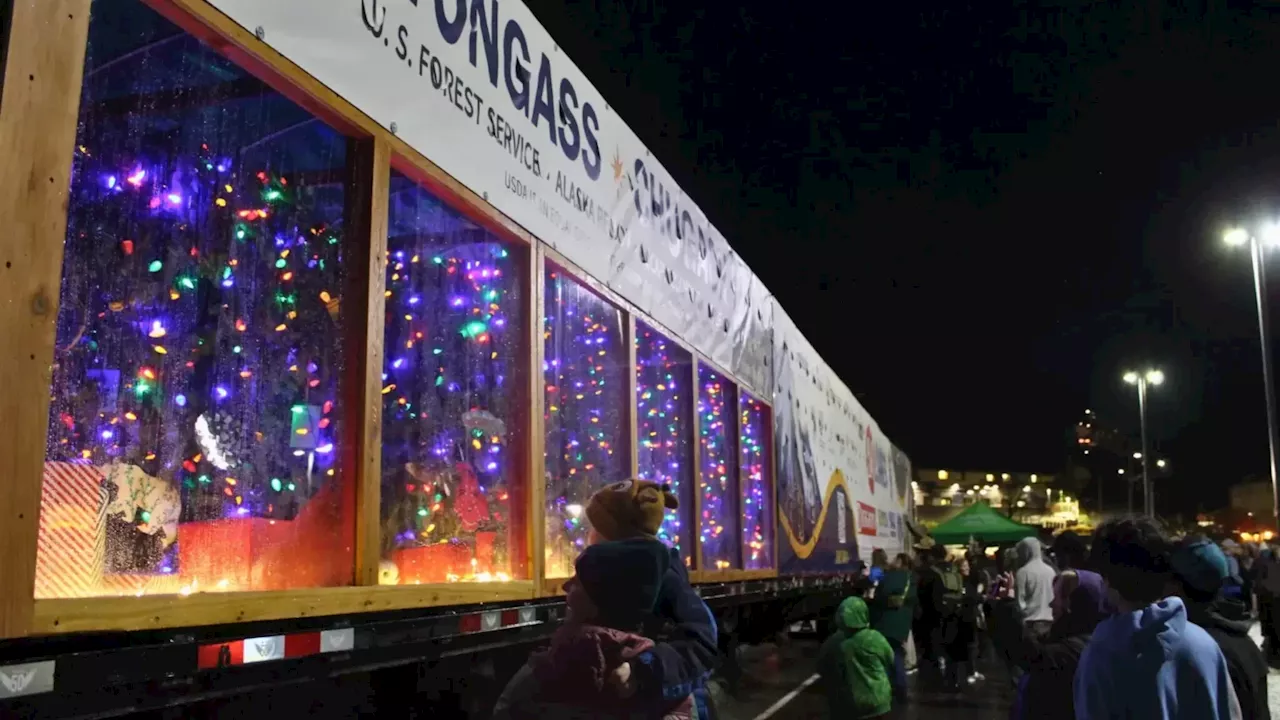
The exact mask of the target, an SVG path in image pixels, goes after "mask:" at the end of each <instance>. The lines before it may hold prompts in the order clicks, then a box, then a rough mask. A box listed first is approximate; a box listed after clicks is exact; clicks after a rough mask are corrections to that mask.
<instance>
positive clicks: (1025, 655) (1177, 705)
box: [819, 518, 1280, 720]
mask: <svg viewBox="0 0 1280 720" xmlns="http://www.w3.org/2000/svg"><path fill="white" fill-rule="evenodd" d="M915 549H916V555H915V557H914V558H912V557H911V556H910V555H906V554H903V555H899V556H898V557H896V558H895V559H894V560H893V562H892V563H890V562H889V560H888V557H887V556H886V555H885V554H884V553H883V552H880V551H877V553H876V554H874V555H873V557H872V567H871V569H870V570H869V572H868V573H867V581H866V583H865V587H864V588H863V590H862V591H861V592H860V593H859V596H857V597H851V598H849V599H847V600H845V601H844V603H843V604H842V605H841V607H840V610H839V612H838V614H837V618H836V628H837V629H836V631H835V633H834V634H833V635H832V637H831V638H830V639H829V640H828V641H827V642H826V644H825V645H824V646H823V649H822V651H821V653H820V656H819V672H820V673H821V674H822V676H823V679H824V681H825V682H826V687H827V692H828V697H829V698H830V703H831V713H832V717H847V718H853V719H861V718H879V717H891V716H892V714H893V712H894V711H895V710H896V709H899V708H902V707H904V706H905V705H906V704H907V702H908V696H907V691H906V688H907V675H908V673H909V672H911V671H912V670H911V669H910V668H911V666H913V665H915V666H916V669H918V672H919V673H920V681H921V683H922V684H923V685H924V686H926V687H929V688H932V689H934V690H937V691H942V692H964V691H966V689H968V688H973V687H975V686H977V687H981V686H982V685H981V684H982V683H984V682H1005V681H1007V682H1009V683H1011V684H1012V686H1013V688H1014V691H1015V692H1014V697H1015V701H1014V707H1013V710H1012V720H1033V719H1035V720H1039V719H1040V718H1050V719H1053V718H1064V719H1071V720H1075V719H1078V720H1098V719H1100V718H1165V719H1168V720H1181V719H1183V718H1186V719H1191V718H1194V719H1195V720H1236V719H1243V720H1267V719H1268V718H1270V717H1271V711H1270V708H1269V705H1268V697H1267V675H1268V673H1269V666H1280V661H1278V660H1277V655H1280V642H1278V641H1277V638H1278V636H1277V628H1276V624H1277V621H1280V609H1278V608H1280V549H1277V548H1272V547H1267V546H1265V545H1264V546H1257V545H1241V544H1238V543H1235V542H1233V541H1231V540H1225V541H1223V542H1221V543H1217V542H1214V541H1212V540H1210V539H1209V538H1207V537H1204V536H1202V535H1189V536H1185V537H1181V538H1176V539H1175V538H1172V537H1170V536H1169V535H1167V534H1166V533H1165V532H1164V531H1163V529H1162V528H1161V526H1160V525H1159V524H1158V523H1157V522H1155V521H1152V520H1149V519H1146V518H1124V519H1119V520H1115V521H1111V522H1108V523H1105V524H1104V525H1102V526H1101V527H1099V528H1098V529H1097V530H1096V532H1094V534H1093V536H1092V537H1091V538H1089V539H1086V538H1083V537H1081V536H1079V535H1076V534H1074V533H1070V532H1068V533H1063V534H1061V535H1059V537H1058V538H1057V539H1056V540H1055V541H1054V542H1053V543H1052V544H1050V545H1046V544H1044V543H1043V542H1042V541H1041V540H1040V539H1038V538H1034V537H1029V538H1025V539H1023V540H1021V541H1019V542H1018V543H1016V544H1015V545H1013V546H1012V547H1007V548H1001V549H999V550H998V551H997V552H995V553H994V554H993V555H988V554H987V553H986V552H985V548H984V547H983V543H982V541H981V539H980V538H974V539H973V542H971V543H970V547H969V549H968V551H967V552H963V553H955V554H952V553H948V551H947V550H946V549H945V548H943V547H941V546H938V545H935V544H933V543H932V542H931V540H930V539H929V538H925V539H924V540H922V541H921V543H919V544H917V545H916V548H915ZM1255 618H1257V619H1258V620H1259V621H1260V623H1261V626H1262V631H1263V635H1264V638H1265V643H1264V645H1263V648H1261V649H1260V648H1259V647H1258V645H1257V644H1256V643H1255V642H1254V640H1253V639H1252V638H1251V637H1250V636H1249V630H1250V628H1251V626H1252V624H1253V622H1254V621H1255ZM983 655H989V656H990V657H991V659H992V660H995V661H997V662H993V663H986V664H985V665H986V666H992V665H994V666H997V667H1003V668H1004V670H1005V673H1004V674H1005V675H1006V676H1007V678H992V679H990V680H989V679H988V678H985V677H984V676H983V675H982V674H981V673H980V672H979V671H978V667H979V663H978V660H979V658H980V657H981V656H983ZM913 660H914V661H915V662H913ZM977 691H978V692H981V690H977Z"/></svg>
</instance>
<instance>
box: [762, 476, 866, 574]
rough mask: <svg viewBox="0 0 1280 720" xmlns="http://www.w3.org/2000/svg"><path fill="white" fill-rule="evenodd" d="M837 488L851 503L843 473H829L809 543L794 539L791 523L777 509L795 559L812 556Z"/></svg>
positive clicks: (851, 496)
mask: <svg viewBox="0 0 1280 720" xmlns="http://www.w3.org/2000/svg"><path fill="white" fill-rule="evenodd" d="M838 487H843V488H844V494H845V496H846V497H848V498H849V502H850V503H851V504H852V503H853V492H851V491H850V490H849V485H848V483H846V482H845V479H844V473H842V472H840V471H839V470H836V471H835V472H833V473H831V479H830V480H828V481H827V491H826V494H825V495H824V497H823V498H822V514H821V515H819V516H818V524H817V525H814V526H813V535H812V536H811V537H810V538H809V542H806V543H802V542H800V541H799V540H797V539H796V534H795V531H793V530H792V529H791V522H790V521H788V520H787V516H786V515H785V514H783V512H782V508H781V507H779V508H778V523H779V524H780V525H781V526H782V529H783V530H785V531H786V532H787V542H789V543H791V549H792V550H793V551H794V552H795V554H796V557H797V558H800V559H801V560H804V559H805V558H807V557H809V556H810V555H811V554H813V549H814V548H815V547H817V546H818V538H819V537H821V536H822V526H823V525H824V524H825V523H826V522H827V511H828V510H829V509H830V507H831V496H832V495H834V494H835V492H836V488H838ZM854 524H855V526H856V525H857V523H854ZM853 531H854V532H855V533H857V532H858V528H857V527H854V529H853Z"/></svg>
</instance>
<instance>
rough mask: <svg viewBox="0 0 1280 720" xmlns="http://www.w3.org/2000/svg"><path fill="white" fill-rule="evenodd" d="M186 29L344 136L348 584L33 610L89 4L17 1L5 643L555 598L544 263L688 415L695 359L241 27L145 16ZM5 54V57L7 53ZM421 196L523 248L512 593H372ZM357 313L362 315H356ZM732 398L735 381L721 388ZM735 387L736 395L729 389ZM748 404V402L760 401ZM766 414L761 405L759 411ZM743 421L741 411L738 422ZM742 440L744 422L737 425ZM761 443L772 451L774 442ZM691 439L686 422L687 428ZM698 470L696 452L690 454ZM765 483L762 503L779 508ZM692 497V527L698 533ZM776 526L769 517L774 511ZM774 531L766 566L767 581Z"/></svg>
mask: <svg viewBox="0 0 1280 720" xmlns="http://www.w3.org/2000/svg"><path fill="white" fill-rule="evenodd" d="M140 2H143V3H145V4H146V5H148V6H149V7H151V8H152V9H154V10H156V11H157V12H159V13H160V14H161V15H163V16H164V17H166V18H167V19H168V20H170V21H171V22H173V23H174V24H176V25H178V26H179V27H180V28H182V29H183V30H185V31H186V32H188V33H190V34H191V35H193V36H195V37H197V38H199V39H200V40H202V41H203V42H205V43H207V44H208V45H210V46H211V47H213V48H214V49H216V50H217V51H218V52H220V53H221V54H223V55H225V56H226V57H228V58H230V59H231V60H232V61H234V62H235V63H236V64H237V65H239V66H240V67H242V68H244V69H246V70H247V71H249V72H250V73H251V74H253V75H255V76H257V77H258V78H260V79H261V80H263V81H264V82H266V83H267V84H268V85H270V86H271V87H272V88H273V89H274V90H276V91H278V92H280V93H281V94H283V95H284V96H286V97H287V98H289V99H290V100H292V101H293V102H295V103H297V104H298V105H300V106H301V107H303V108H304V109H306V110H307V111H309V112H311V113H312V114H313V115H315V116H316V117H318V118H320V119H322V120H324V121H325V122H327V123H329V124H330V125H332V126H333V127H334V128H335V129H336V130H338V131H339V132H341V133H344V134H345V135H346V136H347V137H349V138H351V142H350V148H351V156H352V161H351V162H350V163H349V175H350V177H349V179H348V189H349V192H350V193H351V195H352V197H351V198H350V199H349V201H348V215H349V218H350V221H351V227H352V228H354V231H353V232H352V233H351V236H352V237H354V238H360V239H361V240H358V241H356V242H353V246H352V248H351V250H352V251H353V252H352V256H351V257H352V259H351V260H350V262H352V263H353V272H352V273H350V275H351V280H350V283H349V286H348V287H347V288H344V292H345V293H346V294H347V296H348V297H352V298H362V301H363V303H364V305H363V306H357V310H358V312H356V313H353V315H354V317H353V318H352V319H351V321H350V329H349V332H351V333H352V335H353V337H356V338H358V337H359V335H360V334H361V333H363V335H364V337H363V342H360V341H359V340H356V341H355V342H352V343H350V346H351V351H350V352H351V356H350V357H349V359H348V364H347V367H348V368H350V369H351V370H352V373H351V374H352V377H355V378H359V380H358V381H355V382H347V383H345V384H344V386H343V388H342V393H343V395H344V400H345V402H346V404H347V406H348V407H350V408H353V410H354V413H353V414H354V417H353V419H352V421H350V422H348V423H347V428H346V430H345V431H344V433H343V437H342V438H341V443H342V449H343V460H342V463H343V465H342V474H343V477H344V478H345V482H346V483H347V491H348V504H347V508H348V510H349V512H348V513H347V516H349V520H350V521H351V522H353V523H354V524H355V553H354V567H353V569H352V570H353V584H352V585H350V586H345V587H328V588H305V589H297V590H286V591H271V592H237V593H196V594H191V595H188V596H181V595H155V596H143V597H98V598H85V599H41V600H36V599H34V581H35V558H36V545H37V541H38V537H37V536H38V521H39V511H40V495H41V482H42V477H43V465H44V460H45V452H44V448H45V439H46V438H45V433H46V430H47V420H48V413H49V400H50V399H49V386H50V379H51V363H52V358H53V346H54V321H55V319H56V317H57V313H58V300H59V288H60V285H61V280H62V278H61V271H62V249H63V242H64V238H65V234H66V226H67V203H68V195H69V185H70V169H71V164H72V156H73V151H74V145H75V135H76V123H77V118H78V112H79V105H80V88H81V80H82V75H83V70H84V59H85V48H86V44H87V37H88V30H89V9H90V5H91V0H17V1H16V2H15V3H14V4H13V5H14V7H13V17H12V22H11V29H12V32H11V38H10V41H9V44H8V48H7V55H6V57H5V58H4V59H5V63H4V65H3V69H4V77H3V83H4V84H3V86H2V88H0V157H3V158H5V160H6V163H5V168H4V172H3V173H0V223H3V226H4V227H5V228H6V229H7V232H6V233H5V234H4V235H3V236H0V261H3V262H4V263H5V265H4V268H3V270H2V272H3V275H0V277H2V278H3V279H4V281H5V288H6V289H5V291H4V292H5V293H6V298H5V302H0V332H3V334H4V336H5V337H6V343H5V344H4V346H3V348H0V477H2V478H3V481H0V557H3V558H5V561H4V562H3V563H0V638H10V637H23V636H28V635H42V634H53V633H73V632H85V631H103V630H119V631H129V630H144V629H159V628H169V627H182V626H194V625H211V624H223V623H235V622H250V621H264V620H278V619H284V618H298V617H315V616H323V615H341V614H349V613H362V612H377V611H386V610H397V609H405V608H414V607H423V606H441V605H455V604H457V605H462V604H475V603H485V602H512V601H521V600H530V599H533V598H536V597H541V596H548V595H554V594H557V593H559V592H561V591H562V587H561V586H562V584H563V582H562V581H561V580H556V579H547V578H546V577H545V574H546V573H545V558H544V545H545V534H546V533H545V527H544V522H543V520H544V512H545V491H546V487H545V479H544V478H545V462H544V455H543V451H542V444H543V442H544V438H545V432H544V430H545V427H544V415H543V404H544V393H543V378H542V374H541V367H542V362H543V352H544V351H543V342H542V318H543V316H544V308H543V304H544V296H545V293H544V289H545V274H544V268H545V267H546V265H547V263H548V262H551V263H554V264H556V265H558V266H560V267H562V268H564V269H566V270H567V271H568V272H569V273H570V274H571V275H573V276H574V278H575V279H576V280H578V281H580V282H582V283H583V284H585V285H587V286H588V287H590V288H591V289H592V290H594V291H596V292H597V293H598V294H600V295H602V296H603V297H605V298H606V299H607V300H609V301H610V302H612V303H614V304H615V305H616V306H618V307H619V308H620V309H621V310H622V311H623V313H624V317H625V319H626V325H625V327H626V329H627V332H628V337H627V338H626V342H628V343H629V346H630V350H629V353H628V363H629V369H630V374H631V378H632V382H633V383H634V378H635V376H636V356H635V327H636V321H637V320H638V319H639V320H643V321H644V322H645V323H646V324H648V325H650V326H652V327H654V328H655V329H657V330H658V331H660V332H662V333H663V334H664V335H665V336H666V337H667V338H668V339H669V340H671V341H672V342H675V343H677V344H678V345H680V346H681V347H682V348H684V349H685V350H687V351H689V352H690V353H691V355H692V357H693V358H694V362H693V363H692V364H691V365H692V376H691V377H690V378H689V380H690V387H692V388H693V389H694V393H695V395H694V397H693V403H694V408H695V412H696V407H697V396H696V392H697V367H698V364H699V363H701V362H705V360H703V359H702V358H701V357H700V356H699V355H698V353H697V352H696V351H694V350H693V349H692V348H690V347H689V346H688V345H686V344H684V343H683V342H681V341H679V340H678V339H676V337H675V335H674V334H673V333H671V332H669V331H668V330H666V329H665V328H663V327H662V326H661V325H660V324H658V323H656V322H654V321H652V320H651V319H650V318H649V317H647V315H646V313H644V312H643V311H641V310H640V309H638V308H636V307H635V306H634V305H632V304H631V303H628V302H626V301H625V300H623V299H622V298H621V297H619V296H618V295H617V294H616V293H613V292H612V291H610V290H608V289H607V288H605V287H604V286H603V284H602V283H599V282H597V281H595V280H594V279H592V278H591V277H590V276H588V275H587V274H586V273H584V272H582V271H581V269H579V268H577V267H576V266H575V265H574V264H573V263H572V262H570V261H569V260H568V259H567V258H565V257H563V256H561V255H560V254H559V253H557V252H555V251H554V250H552V249H550V248H549V247H547V246H546V245H545V244H543V243H542V242H540V241H539V239H538V238H535V237H533V236H532V235H531V234H530V233H528V232H527V231H526V230H524V228H522V227H520V226H519V225H517V224H516V223H515V222H513V221H512V220H511V219H510V218H508V217H507V216H505V215H503V214H502V213H500V212H499V211H498V210H496V209H495V208H494V207H493V206H491V205H489V204H488V203H487V202H486V201H485V199H484V198H483V197H480V196H478V195H477V194H476V193H475V192H473V191H471V190H470V189H468V188H466V187H464V186H463V185H462V184H461V183H459V182H458V181H456V180H455V179H454V178H452V177H451V176H449V175H448V174H447V173H445V172H444V171H443V170H441V169H440V168H439V167H438V166H436V165H435V164H434V163H432V162H431V161H430V160H429V159H428V158H426V157H425V156H423V155H422V154H421V153H419V152H418V151H416V150H414V149H413V148H412V147H410V146H409V145H407V144H406V143H405V142H403V141H402V140H400V139H399V138H397V137H395V136H394V135H392V134H391V133H390V132H388V131H387V130H385V129H384V128H382V127H381V126H379V125H378V124H377V123H376V122H374V121H373V120H372V119H371V118H369V117H368V116H366V115H364V114H363V113H361V112H360V111H359V110H358V109H357V108H355V107H354V106H353V105H351V104H350V103H349V102H347V101H345V100H343V99H342V98H341V97H339V96H338V95H336V94H335V93H333V92H332V91H331V90H329V89H328V88H327V87H325V86H324V85H322V84H321V83H319V82H318V81H317V80H316V79H315V78H313V77H311V76H310V75H308V74H306V73H305V72H303V71H302V70H300V69H299V68H298V67H297V66H295V65H294V64H293V63H291V62H290V61H288V60H286V59H285V58H284V57H283V56H281V55H280V54H279V53H277V52H276V51H274V50H272V49H271V48H270V47H268V46H267V45H265V44H264V43H262V42H261V41H259V40H258V39H257V38H256V37H254V36H253V34H252V33H250V32H248V31H246V30H244V29H243V28H241V27H240V26H239V25H236V24H235V23H234V22H232V21H231V20H230V19H228V18H227V17H226V16H224V15H222V14H221V13H220V12H219V11H217V10H215V9H214V8H213V7H212V6H210V5H209V4H207V3H206V2H204V0H140ZM0 49H3V48H0ZM393 167H394V168H395V169H396V170H397V171H399V172H401V173H402V174H404V175H406V176H408V177H410V178H411V179H413V180H414V181H416V182H418V183H419V184H420V185H421V186H422V187H424V188H425V189H426V190H427V191H429V192H430V193H432V194H433V195H435V196H436V197H438V198H439V199H440V200H441V201H442V202H443V203H444V204H446V205H448V206H449V207H451V208H453V209H454V210H456V211H458V212H460V213H462V214H464V215H466V216H468V217H470V218H471V219H473V220H475V221H476V222H478V223H479V224H481V225H483V226H484V227H485V228H486V229H487V230H489V231H490V232H492V233H494V234H495V235H497V236H498V237H500V238H502V239H503V240H504V241H507V242H510V243H512V244H513V245H515V246H517V247H520V248H523V250H524V253H525V256H526V260H527V262H526V267H527V277H526V282H527V286H528V287H529V289H530V292H529V298H530V299H529V300H528V301H527V303H526V307H525V308H524V317H525V319H526V322H527V332H528V337H527V342H528V346H529V347H528V350H529V359H530V363H529V366H528V379H527V383H526V385H527V387H526V388H524V391H525V392H526V393H527V402H526V403H525V405H524V411H523V413H522V417H521V420H522V425H523V427H524V428H525V430H526V432H527V436H526V437H527V441H526V443H525V445H526V447H525V449H524V454H525V457H524V467H523V468H522V469H523V472H524V473H525V476H526V478H527V479H528V487H526V488H524V489H523V501H524V504H525V510H526V514H525V523H526V532H527V538H526V543H525V548H524V550H525V552H524V553H523V554H522V557H521V558H519V560H517V561H513V562H516V564H517V566H518V567H520V568H521V570H522V572H521V573H520V574H521V575H522V576H523V577H524V578H526V579H522V580H513V581H509V582H491V583H444V584H433V585H410V586H379V585H378V563H379V559H380V558H379V550H378V548H379V545H380V537H379V533H380V528H381V516H380V512H381V511H380V508H381V470H382V468H381V390H382V382H381V375H380V369H381V367H382V360H383V336H384V328H383V322H384V320H383V318H384V311H385V296H384V291H385V284H386V275H385V270H386V244H387V214H388V193H389V183H390V172H391V169H392V168H393ZM360 310H362V312H359V311H360ZM725 377H727V378H730V379H731V380H733V382H735V383H738V381H737V380H736V379H734V378H733V376H732V375H729V374H725ZM739 384H740V383H739ZM630 395H631V398H630V401H629V402H630V407H629V413H628V417H629V425H628V429H629V434H630V451H631V470H632V472H633V473H635V472H636V471H637V469H638V468H637V462H638V453H637V437H636V427H637V424H636V420H637V418H636V397H635V391H634V384H633V385H632V391H631V393H630ZM753 396H754V395H753ZM756 399H757V400H760V401H761V402H762V403H763V404H765V405H766V406H769V408H770V412H772V407H771V403H770V402H769V401H768V399H766V398H762V397H758V396H757V397H756ZM735 414H736V413H735ZM735 427H736V423H735ZM769 431H770V444H772V428H769ZM694 432H695V433H696V422H695V425H694ZM692 441H693V449H694V463H695V464H694V467H695V469H696V468H697V467H698V466H697V452H698V450H697V448H698V443H697V438H696V436H695V437H694V438H693V439H692ZM774 463H775V467H774V468H773V472H771V473H770V488H769V496H770V497H775V498H776V492H775V483H776V480H775V477H776V458H775V460H774ZM693 496H694V498H695V503H694V516H693V517H694V520H695V523H696V521H697V520H698V518H699V517H700V513H699V509H698V506H699V505H700V503H699V502H698V501H697V500H696V498H698V497H699V493H698V492H697V487H696V476H695V488H694V493H693ZM774 513H775V514H776V502H775V509H774ZM776 535H777V531H776V529H775V538H774V550H773V552H774V555H773V563H774V565H775V567H776V562H777V558H776V552H777V542H778V538H777V537H776ZM698 536H699V533H698V532H697V531H696V528H695V529H694V531H693V538H694V548H693V551H692V553H693V557H694V558H700V556H701V547H700V546H699V540H698ZM776 574H777V573H776V570H751V571H744V570H725V571H718V572H706V571H703V570H700V569H696V570H694V572H693V573H692V576H693V579H694V581H695V582H699V581H714V582H729V581H737V580H748V579H758V578H764V577H772V576H775V575H776Z"/></svg>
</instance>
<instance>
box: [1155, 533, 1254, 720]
mask: <svg viewBox="0 0 1280 720" xmlns="http://www.w3.org/2000/svg"><path fill="white" fill-rule="evenodd" d="M1170 566H1171V568H1172V570H1173V583H1172V587H1171V588H1170V589H1171V590H1172V591H1173V593H1174V594H1176V595H1178V596H1180V597H1181V598H1182V599H1183V601H1184V602H1185V603H1186V605H1187V618H1188V619H1190V620H1191V622H1193V623H1195V624H1197V625H1199V626H1200V627H1202V628H1204V629H1205V631H1206V632H1208V633H1209V635H1210V636H1211V637H1212V638H1213V639H1214V640H1216V641H1217V643H1218V648H1219V649H1220V650H1222V654H1223V656H1224V657H1225V658H1226V659H1227V671H1228V672H1230V673H1231V685H1232V687H1234V688H1235V691H1236V698H1237V699H1238V700H1239V701H1240V712H1241V715H1242V717H1243V718H1244V720H1270V718H1271V708H1270V706H1269V703H1268V700H1267V673H1268V668H1267V661H1266V659H1265V658H1264V657H1263V655H1262V651H1261V650H1259V649H1258V646H1257V645H1256V644H1255V643H1254V642H1253V638H1251V637H1249V627H1250V626H1251V625H1252V622H1251V619H1250V617H1249V613H1248V610H1246V608H1245V605H1244V603H1243V602H1241V601H1240V600H1235V599H1232V598H1229V597H1227V596H1226V595H1225V594H1224V593H1223V590H1224V586H1225V584H1226V583H1227V581H1228V578H1229V577H1230V575H1231V569H1230V565H1229V564H1228V563H1227V557H1226V555H1225V554H1224V553H1223V552H1222V550H1221V548H1219V547H1218V546H1217V545H1215V544H1214V543H1213V542H1212V541H1210V540H1208V539H1207V538H1205V537H1203V536H1192V537H1189V538H1187V539H1185V540H1184V541H1183V542H1182V543H1181V544H1180V545H1179V546H1178V548H1177V549H1176V550H1175V551H1174V552H1173V555H1172V557H1171V559H1170Z"/></svg>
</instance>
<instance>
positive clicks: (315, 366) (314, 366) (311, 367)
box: [307, 362, 320, 373]
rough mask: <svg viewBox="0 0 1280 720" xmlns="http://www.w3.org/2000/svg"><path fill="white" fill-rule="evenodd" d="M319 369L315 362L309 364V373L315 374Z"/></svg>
mask: <svg viewBox="0 0 1280 720" xmlns="http://www.w3.org/2000/svg"><path fill="white" fill-rule="evenodd" d="M319 369H320V367H319V366H318V365H316V364H315V363H313V362H310V363H307V372H309V373H314V372H315V371H316V370H319Z"/></svg>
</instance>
